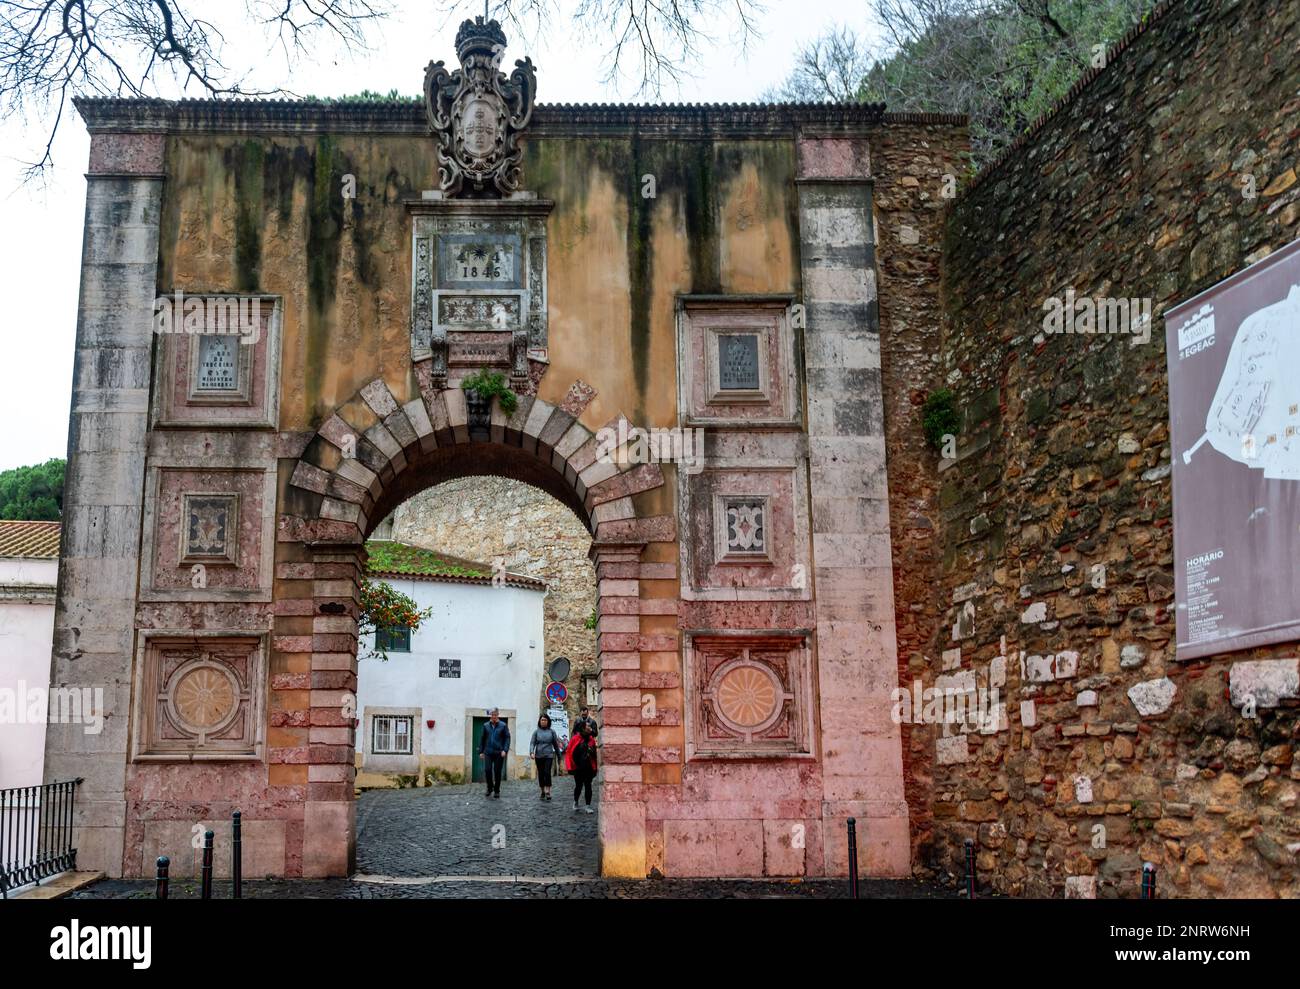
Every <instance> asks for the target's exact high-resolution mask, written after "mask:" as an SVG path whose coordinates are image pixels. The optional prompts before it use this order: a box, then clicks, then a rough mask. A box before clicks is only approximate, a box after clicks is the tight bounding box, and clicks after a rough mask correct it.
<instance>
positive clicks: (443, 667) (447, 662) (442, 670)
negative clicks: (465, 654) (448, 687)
mask: <svg viewBox="0 0 1300 989" xmlns="http://www.w3.org/2000/svg"><path fill="white" fill-rule="evenodd" d="M438 676H439V677H441V678H443V679H445V680H459V679H460V660H459V659H440V660H438Z"/></svg>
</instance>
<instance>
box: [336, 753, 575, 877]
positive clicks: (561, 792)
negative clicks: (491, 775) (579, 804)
mask: <svg viewBox="0 0 1300 989" xmlns="http://www.w3.org/2000/svg"><path fill="white" fill-rule="evenodd" d="M555 782H556V784H557V785H556V787H555V790H554V793H553V796H554V798H555V799H553V800H551V801H547V802H543V801H541V800H540V799H538V788H537V784H536V783H535V782H533V781H532V780H509V781H507V782H505V783H503V784H502V786H501V799H499V800H497V799H489V798H487V797H484V796H483V785H482V784H481V783H470V784H465V785H463V786H431V787H423V788H417V789H406V790H367V791H366V792H365V793H363V794H361V796H360V798H359V799H358V801H357V873H358V874H360V875H366V876H599V875H600V844H599V838H598V836H597V833H598V828H597V825H596V822H597V820H598V819H599V818H598V815H597V814H594V813H593V814H586V813H581V812H579V813H577V814H575V813H574V812H573V796H572V795H573V784H572V782H571V781H570V779H569V777H567V776H565V777H561V778H558V779H556V781H555ZM592 790H593V793H592V809H593V810H595V809H596V805H597V804H598V803H599V787H598V786H595V787H593V788H592Z"/></svg>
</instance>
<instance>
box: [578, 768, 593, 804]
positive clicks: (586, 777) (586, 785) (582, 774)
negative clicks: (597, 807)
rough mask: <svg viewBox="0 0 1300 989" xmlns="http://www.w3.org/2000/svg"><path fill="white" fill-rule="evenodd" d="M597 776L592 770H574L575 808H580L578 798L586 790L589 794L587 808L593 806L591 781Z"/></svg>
mask: <svg viewBox="0 0 1300 989" xmlns="http://www.w3.org/2000/svg"><path fill="white" fill-rule="evenodd" d="M595 775H596V774H595V773H593V772H592V771H591V770H590V769H576V768H575V769H574V770H573V806H575V807H577V806H578V796H579V794H581V793H583V791H584V790H585V791H586V794H587V806H588V807H590V806H591V781H592V779H593V778H594V777H595Z"/></svg>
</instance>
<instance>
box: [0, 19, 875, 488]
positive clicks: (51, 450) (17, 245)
mask: <svg viewBox="0 0 1300 989" xmlns="http://www.w3.org/2000/svg"><path fill="white" fill-rule="evenodd" d="M213 2H214V3H217V2H219V3H220V5H221V6H222V7H228V8H229V10H230V11H231V13H232V16H233V13H234V12H235V11H237V10H241V9H242V8H243V5H242V4H235V3H233V2H232V0H213ZM432 6H433V4H431V3H428V2H427V0H395V2H394V7H395V8H397V10H396V11H395V13H394V15H393V16H392V17H391V18H390V19H388V20H387V21H385V22H382V23H380V24H379V25H378V26H377V27H376V28H374V29H373V32H372V35H371V42H370V44H371V50H370V51H369V52H363V53H358V54H357V55H355V56H348V55H346V54H344V53H341V52H339V51H337V50H333V49H332V50H330V51H327V52H323V53H322V55H321V57H319V58H318V59H317V60H316V62H315V63H314V64H312V63H308V62H305V61H299V62H297V63H296V64H295V65H294V66H293V67H292V68H291V69H286V67H285V62H284V59H283V56H282V55H280V54H278V49H275V48H273V47H272V45H271V44H270V42H269V40H268V39H266V38H264V37H262V36H260V35H258V33H257V29H255V28H254V29H247V28H245V29H244V30H243V31H239V32H235V31H231V32H228V33H227V35H226V36H227V38H231V37H235V38H238V39H239V42H240V43H239V44H238V45H231V46H230V47H228V48H227V49H226V50H225V52H224V55H225V57H224V62H225V63H226V65H227V66H229V67H231V68H232V69H233V68H236V67H239V68H240V69H245V70H253V71H252V73H251V75H249V76H248V77H247V84H248V85H250V86H257V87H261V88H270V87H274V86H285V87H288V88H290V89H292V90H293V91H294V92H298V93H311V94H313V95H317V96H331V95H342V94H345V93H356V92H360V91H361V90H363V89H372V90H376V91H379V92H384V93H386V92H388V91H389V90H391V89H397V90H398V91H399V92H401V93H404V94H408V95H411V96H415V95H418V94H419V93H420V91H421V87H422V84H423V77H424V66H425V65H426V64H427V63H428V62H429V60H430V59H431V58H433V59H438V58H441V59H444V60H445V61H447V62H448V63H449V64H451V65H455V64H456V57H455V50H454V47H453V41H454V38H455V32H456V27H457V24H458V23H459V20H460V19H462V17H463V16H464V15H463V14H458V15H457V16H456V17H455V18H453V19H452V20H451V21H450V22H448V21H447V20H446V19H445V18H444V17H442V16H439V15H435V14H434V13H433V12H432V11H431V10H430V8H431V7H432ZM560 6H561V7H563V8H564V9H565V10H569V9H571V8H572V0H561V3H560ZM204 13H205V15H206V14H208V10H207V9H205V10H204ZM465 13H468V11H465ZM854 16H855V8H854V7H853V6H851V5H846V4H844V3H843V0H840V2H833V0H769V2H768V3H767V5H766V9H765V10H764V11H763V12H762V13H760V15H759V16H758V17H757V19H756V21H755V23H756V26H757V27H758V29H759V31H760V32H761V37H758V38H757V39H756V40H755V41H754V43H753V44H752V46H751V47H750V48H749V50H748V51H744V52H742V51H741V50H740V48H739V46H738V45H737V44H735V40H734V39H735V35H736V34H737V29H736V25H735V23H734V22H730V23H728V22H719V23H717V24H715V25H709V28H710V31H711V32H712V33H713V35H714V43H713V44H711V45H707V46H705V47H704V48H703V50H702V55H703V57H702V58H701V60H700V63H699V64H698V65H696V66H694V77H693V78H688V79H683V80H682V81H681V83H680V84H679V85H677V86H669V87H667V88H665V89H664V91H663V92H661V93H660V94H659V96H658V97H657V98H655V97H652V96H642V97H640V99H645V100H655V101H658V100H662V101H665V102H676V101H689V102H732V101H752V100H757V99H758V97H759V94H760V93H762V92H763V91H764V90H765V89H766V88H768V87H769V86H772V85H776V84H778V83H780V82H782V81H783V80H784V79H785V78H786V77H787V76H788V75H789V73H790V71H791V69H792V68H793V63H794V54H795V51H796V50H797V48H798V47H799V45H800V44H802V43H803V42H806V41H809V40H811V39H812V38H814V37H815V36H817V35H818V34H820V33H821V32H822V31H823V30H825V29H826V28H828V27H830V26H831V25H832V24H833V23H842V22H844V20H845V19H846V18H854ZM850 22H851V23H853V26H855V27H862V24H861V23H860V22H854V21H852V20H851V21H850ZM221 23H222V24H223V25H224V24H229V23H237V22H235V21H230V20H227V21H222V22H221ZM507 35H508V41H509V47H508V48H507V50H506V64H507V65H511V64H513V61H514V59H516V58H521V57H523V55H525V54H527V55H530V56H531V57H532V59H533V63H534V64H535V65H536V67H537V81H538V102H540V103H566V102H620V101H628V100H632V99H636V98H637V97H636V96H635V93H634V90H635V85H634V81H632V80H623V82H622V84H618V83H615V84H605V83H604V82H602V79H603V77H604V75H605V66H604V65H603V63H602V51H603V48H604V46H603V45H601V44H600V43H599V41H598V40H593V39H583V38H576V37H574V36H573V34H572V29H571V25H570V23H569V22H568V21H567V20H565V21H562V22H556V23H555V24H554V25H553V26H552V27H551V28H550V29H549V30H548V32H547V33H546V34H545V35H543V36H542V37H539V38H537V39H535V40H534V39H521V38H519V37H515V36H514V35H513V33H512V32H510V31H507ZM169 95H173V94H169ZM174 95H181V94H180V93H179V92H177V93H176V94H174ZM188 95H191V96H196V95H199V94H197V93H194V92H191V93H190V94H188ZM48 123H49V122H48V120H43V119H31V120H28V121H26V122H22V121H14V120H11V121H8V122H6V123H5V124H3V125H0V210H2V212H0V216H2V217H3V223H2V225H0V293H2V297H3V300H4V302H3V317H0V334H3V337H2V339H3V343H2V344H0V417H2V418H0V421H3V422H4V423H6V424H9V425H8V427H7V428H6V429H5V431H4V432H2V433H0V470H4V469H7V468H10V467H17V466H20V465H23V464H34V463H41V462H43V461H45V460H48V459H49V458H50V457H63V456H65V455H66V453H67V429H68V409H69V405H70V402H71V392H72V357H73V346H74V341H75V338H76V319H77V291H78V286H79V281H80V261H81V230H82V221H83V213H84V209H85V186H86V180H85V170H86V162H87V158H88V155H89V149H90V141H89V138H88V136H87V134H86V131H85V127H84V125H83V124H82V121H81V118H80V117H79V116H77V115H76V113H75V112H74V111H73V110H72V108H71V106H69V107H68V108H67V111H66V114H65V117H64V120H63V125H62V126H61V128H60V134H59V137H58V140H57V141H56V144H55V147H54V159H55V166H54V168H52V169H51V170H50V174H49V176H48V179H47V182H46V184H45V185H44V186H43V187H37V186H36V185H34V184H30V183H29V184H23V182H22V176H21V167H20V163H22V162H26V161H32V160H35V159H36V158H38V157H39V156H40V148H41V147H42V146H43V144H44V141H45V139H46V134H47V130H46V129H47V127H48ZM12 424H19V425H18V426H17V427H16V428H15V427H14V426H13V425H12Z"/></svg>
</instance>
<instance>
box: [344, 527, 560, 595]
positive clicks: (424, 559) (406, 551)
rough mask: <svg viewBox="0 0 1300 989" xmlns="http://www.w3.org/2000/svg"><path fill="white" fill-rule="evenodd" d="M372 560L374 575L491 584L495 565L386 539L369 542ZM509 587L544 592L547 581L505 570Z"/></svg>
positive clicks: (371, 572) (368, 569)
mask: <svg viewBox="0 0 1300 989" xmlns="http://www.w3.org/2000/svg"><path fill="white" fill-rule="evenodd" d="M366 551H367V552H368V553H369V554H370V562H369V564H368V566H367V567H366V570H367V572H368V573H369V574H370V576H372V577H403V578H406V579H408V580H440V581H446V582H447V583H452V584H491V583H492V574H493V571H492V567H491V566H490V565H489V564H486V563H479V562H477V561H475V560H467V559H465V558H464V557H460V556H451V555H450V554H447V553H437V552H435V551H433V550H431V549H424V548H423V547H420V546H412V545H411V544H410V543H399V542H394V541H392V540H387V539H372V540H370V541H369V542H367V543H366ZM504 577H505V583H506V586H508V587H521V588H524V589H526V590H530V591H544V590H546V584H545V583H544V582H543V581H540V580H538V579H537V578H536V577H529V576H528V575H527V574H519V573H510V572H509V571H506V572H504Z"/></svg>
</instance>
